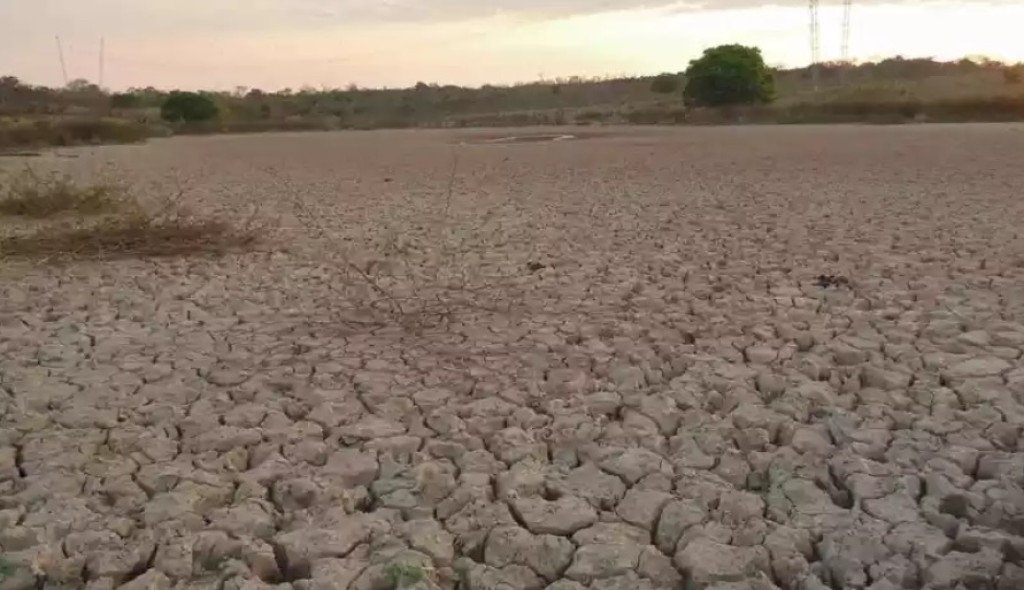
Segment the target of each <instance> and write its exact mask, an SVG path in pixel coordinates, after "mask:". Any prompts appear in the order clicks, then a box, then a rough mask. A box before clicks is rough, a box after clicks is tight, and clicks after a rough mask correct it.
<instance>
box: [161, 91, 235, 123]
mask: <svg viewBox="0 0 1024 590" xmlns="http://www.w3.org/2000/svg"><path fill="white" fill-rule="evenodd" d="M219 114H220V109H219V108H218V107H217V103H215V102H213V99H211V98H210V97H208V96H206V95H204V94H199V93H198V92H178V91H176V92H172V93H170V94H169V95H168V96H167V98H166V99H165V100H164V102H163V104H162V105H160V117H161V118H162V119H163V120H164V121H168V122H170V123H201V122H204V121H213V120H214V119H216V118H217V116H218V115H219Z"/></svg>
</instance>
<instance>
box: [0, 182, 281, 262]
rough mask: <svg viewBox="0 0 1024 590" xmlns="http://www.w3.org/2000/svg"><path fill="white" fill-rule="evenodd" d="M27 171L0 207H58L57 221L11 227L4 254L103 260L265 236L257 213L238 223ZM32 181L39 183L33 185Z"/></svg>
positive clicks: (37, 213) (191, 250)
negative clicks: (155, 205) (148, 204)
mask: <svg viewBox="0 0 1024 590" xmlns="http://www.w3.org/2000/svg"><path fill="white" fill-rule="evenodd" d="M56 178H57V179H56V180H51V179H48V178H45V177H39V176H35V175H26V176H25V177H24V178H22V179H20V180H19V184H18V188H17V190H16V192H15V196H14V197H13V198H11V199H9V200H4V201H0V208H3V209H6V210H8V211H11V212H14V213H13V214H15V215H23V216H25V217H31V218H35V219H44V218H47V217H50V216H52V215H54V214H56V213H59V212H65V213H67V215H62V216H60V217H58V218H56V222H55V223H46V224H44V225H42V226H39V225H30V226H29V227H28V228H27V229H26V228H24V227H20V228H19V227H13V228H12V227H8V228H5V231H4V232H3V234H0V259H2V258H21V259H33V260H39V259H42V260H44V261H45V260H67V259H81V258H87V259H100V258H127V257H173V256H192V255H221V254H225V253H228V252H231V251H238V250H244V249H247V248H249V247H251V246H252V245H253V244H255V243H256V242H257V241H258V240H259V238H260V237H261V235H262V234H263V231H262V228H259V227H255V226H254V224H253V220H254V219H255V216H253V218H250V220H249V221H248V222H247V223H245V224H243V225H236V224H233V223H229V222H228V221H225V220H221V219H209V218H202V217H196V216H195V215H192V214H189V213H188V212H186V211H185V210H184V209H182V208H181V207H180V206H179V204H178V203H176V202H169V203H168V204H167V205H166V206H164V207H162V208H161V210H160V211H157V212H151V211H149V210H147V209H146V208H145V207H143V206H142V205H140V204H139V203H138V202H137V201H136V200H134V199H131V198H129V197H128V196H127V194H126V193H122V194H120V195H117V194H115V193H113V192H111V191H110V190H109V189H106V188H103V187H85V188H82V187H79V186H77V185H75V184H74V183H72V182H71V181H70V180H68V179H67V178H64V177H56ZM32 182H36V183H37V184H36V185H33V184H32Z"/></svg>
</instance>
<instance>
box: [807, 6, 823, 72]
mask: <svg viewBox="0 0 1024 590" xmlns="http://www.w3.org/2000/svg"><path fill="white" fill-rule="evenodd" d="M818 2H819V0H810V6H809V7H810V11H811V80H812V82H813V84H814V91H815V92H817V91H818V83H819V79H818V61H819V60H820V58H821V37H820V34H819V32H818Z"/></svg>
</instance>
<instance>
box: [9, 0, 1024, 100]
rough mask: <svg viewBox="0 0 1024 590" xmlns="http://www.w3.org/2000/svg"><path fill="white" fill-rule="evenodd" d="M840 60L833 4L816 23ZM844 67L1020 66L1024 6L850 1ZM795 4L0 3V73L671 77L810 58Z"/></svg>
mask: <svg viewBox="0 0 1024 590" xmlns="http://www.w3.org/2000/svg"><path fill="white" fill-rule="evenodd" d="M820 22H821V52H822V58H823V59H826V60H828V59H838V58H839V55H840V43H841V23H842V7H841V5H840V4H834V3H823V4H822V6H821V10H820ZM851 23H852V27H851V36H850V55H851V57H852V58H853V59H856V60H876V59H881V58H884V57H890V56H894V55H902V56H904V57H934V58H938V59H957V58H960V57H964V56H980V55H984V56H988V57H991V58H994V59H1000V60H1008V61H1024V38H1022V37H1021V33H1020V31H1021V30H1022V29H1021V25H1020V23H1024V0H1013V1H1011V0H988V1H983V0H961V1H959V2H952V1H941V2H910V1H899V0H872V1H870V2H866V1H861V2H856V0H855V4H854V6H853V12H852V20H851ZM808 24H809V20H808V11H807V4H806V2H805V1H796V0H776V2H774V3H771V4H764V3H762V2H760V1H759V0H687V1H686V2H685V3H680V2H678V1H674V0H0V75H13V76H17V77H19V78H21V79H22V80H24V81H26V82H29V83H34V84H46V85H51V86H52V85H60V84H62V82H63V73H62V69H61V65H60V58H59V54H58V43H57V39H56V37H58V36H59V38H60V45H61V47H62V49H63V53H64V58H65V62H66V68H67V75H68V77H69V78H71V79H74V78H85V79H88V80H90V81H93V82H96V81H99V80H100V69H101V67H100V64H101V60H100V54H101V52H100V39H101V38H102V39H103V46H104V51H103V52H102V54H103V56H104V59H103V60H102V63H103V68H102V70H103V76H102V82H103V85H104V86H105V87H108V88H112V89H115V90H117V89H125V88H128V87H132V86H156V87H158V88H194V89H198V88H206V89H218V90H223V89H234V88H236V87H240V86H241V87H247V88H262V89H264V90H276V89H281V88H289V87H290V88H293V89H298V88H300V87H303V86H312V87H315V88H321V87H342V86H347V85H348V84H352V83H354V84H357V85H359V86H364V87H370V86H372V87H380V86H387V87H404V86H410V85H412V84H414V83H416V82H418V81H423V82H428V83H431V82H437V83H441V84H449V83H450V84H462V85H480V84H485V83H492V84H504V83H512V82H527V81H533V80H537V79H541V78H544V79H554V78H557V77H568V76H573V75H578V76H586V77H592V76H617V75H646V74H655V73H659V72H663V71H672V72H675V71H681V70H684V69H685V68H686V65H687V63H689V60H691V59H693V58H694V57H697V56H698V55H700V53H701V51H703V50H704V49H705V48H707V47H711V46H714V45H718V44H722V43H743V44H747V45H756V46H759V47H761V49H762V51H763V53H764V56H765V59H766V61H768V62H769V63H770V64H772V65H779V66H801V65H806V64H807V63H808V62H809V61H810V43H809V39H808V37H809V36H808V28H809V27H808Z"/></svg>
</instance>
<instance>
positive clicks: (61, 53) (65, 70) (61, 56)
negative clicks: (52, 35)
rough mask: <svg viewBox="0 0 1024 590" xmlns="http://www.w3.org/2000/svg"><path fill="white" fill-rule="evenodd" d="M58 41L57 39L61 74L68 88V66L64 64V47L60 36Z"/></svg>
mask: <svg viewBox="0 0 1024 590" xmlns="http://www.w3.org/2000/svg"><path fill="white" fill-rule="evenodd" d="M56 39H57V57H58V58H59V59H60V73H61V75H63V76H64V85H65V86H67V85H68V66H67V64H66V63H65V62H64V46H63V45H61V42H60V36H59V35H58V36H57V37H56Z"/></svg>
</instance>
